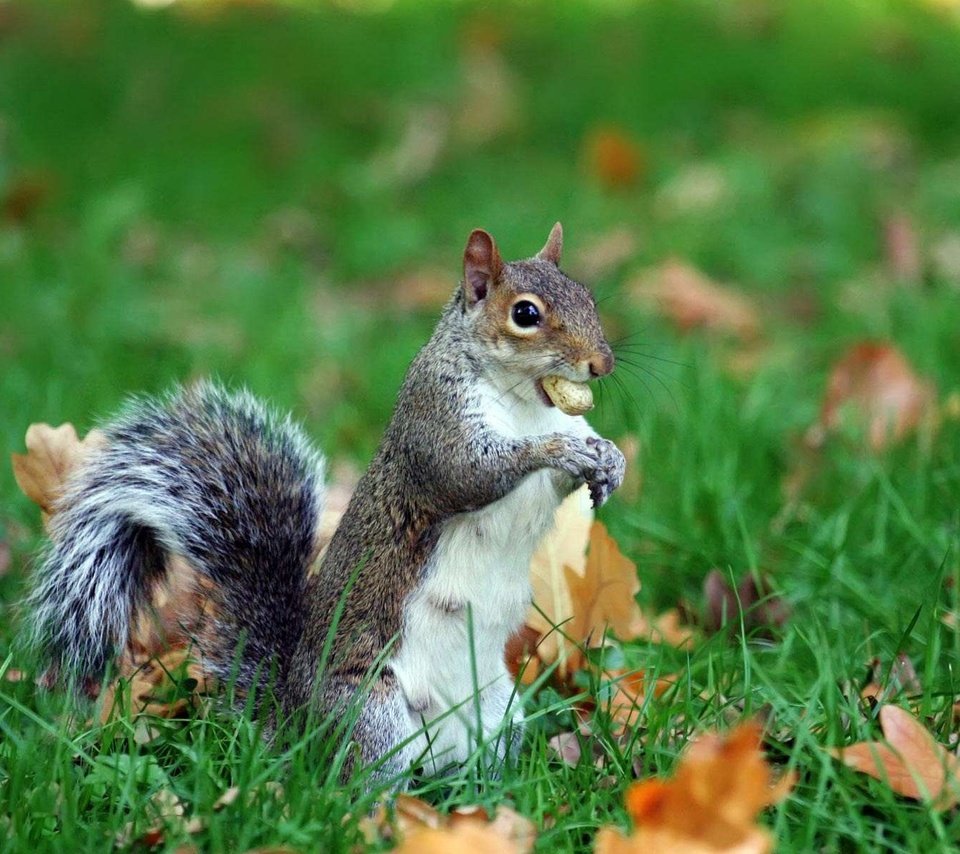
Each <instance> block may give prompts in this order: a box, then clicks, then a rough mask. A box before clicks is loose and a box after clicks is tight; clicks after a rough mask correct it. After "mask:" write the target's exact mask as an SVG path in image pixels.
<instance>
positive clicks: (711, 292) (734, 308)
mask: <svg viewBox="0 0 960 854" xmlns="http://www.w3.org/2000/svg"><path fill="white" fill-rule="evenodd" d="M627 293H628V294H630V296H632V297H633V298H634V299H635V300H637V301H638V302H639V303H641V305H647V306H650V307H652V308H654V309H656V310H657V311H659V312H660V313H661V314H663V315H664V316H665V317H666V318H668V319H669V320H671V321H673V323H674V324H676V325H677V327H679V329H680V330H681V331H684V332H687V331H690V330H692V329H707V330H710V331H714V332H722V333H726V334H729V335H733V336H735V337H737V338H739V339H741V340H743V341H751V340H753V339H755V338H756V337H757V335H758V334H759V330H760V318H759V315H758V313H757V310H756V308H755V307H754V305H753V303H752V302H751V301H750V300H749V299H748V298H747V297H746V296H744V295H743V294H740V293H737V292H736V291H734V290H732V289H731V288H729V287H726V286H722V285H718V284H717V283H716V282H713V281H711V280H710V279H708V278H707V277H706V276H705V275H704V274H703V273H701V272H700V271H699V270H697V269H696V268H695V267H692V266H691V265H689V264H686V263H684V262H683V261H679V260H677V259H673V260H670V261H667V262H666V263H664V264H662V265H661V266H660V267H658V268H656V269H654V270H652V271H647V272H645V273H641V274H640V275H639V276H638V277H637V278H635V279H634V280H633V281H632V282H631V283H629V284H628V285H627Z"/></svg>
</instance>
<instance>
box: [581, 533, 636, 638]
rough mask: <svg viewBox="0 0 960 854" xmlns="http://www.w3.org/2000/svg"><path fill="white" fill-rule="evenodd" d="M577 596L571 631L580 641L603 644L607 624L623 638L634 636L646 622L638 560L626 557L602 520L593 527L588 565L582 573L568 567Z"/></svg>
mask: <svg viewBox="0 0 960 854" xmlns="http://www.w3.org/2000/svg"><path fill="white" fill-rule="evenodd" d="M566 579H567V585H568V587H569V588H570V595H571V598H572V600H573V605H574V613H573V619H572V620H571V621H570V624H569V634H570V635H571V636H572V637H573V638H575V639H576V640H577V641H583V642H586V643H590V644H591V645H593V646H600V645H601V644H602V642H603V632H604V629H605V628H610V629H611V630H612V631H613V633H614V634H615V635H616V636H617V637H620V638H633V637H636V636H637V634H638V626H644V627H645V626H646V620H645V619H644V617H643V615H642V614H641V613H640V608H639V606H638V605H637V602H636V596H637V594H638V593H639V592H640V581H639V579H638V578H637V566H636V564H635V563H634V562H633V561H632V560H630V559H629V558H627V557H625V556H624V555H623V554H622V553H621V551H620V549H619V548H618V546H617V543H616V541H615V540H614V539H613V537H611V536H610V534H608V533H607V529H606V528H605V527H604V525H603V523H602V522H594V523H593V526H592V527H591V529H590V547H589V550H588V552H587V565H586V569H585V571H584V573H583V575H582V576H581V575H580V574H578V573H577V572H576V571H575V570H573V569H570V568H569V567H567V568H566Z"/></svg>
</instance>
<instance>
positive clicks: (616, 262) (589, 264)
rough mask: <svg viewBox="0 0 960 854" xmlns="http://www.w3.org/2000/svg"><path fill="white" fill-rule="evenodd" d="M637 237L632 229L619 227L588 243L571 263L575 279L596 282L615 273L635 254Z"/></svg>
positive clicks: (623, 226)
mask: <svg viewBox="0 0 960 854" xmlns="http://www.w3.org/2000/svg"><path fill="white" fill-rule="evenodd" d="M637 247H638V243H637V237H636V234H635V233H634V231H633V229H631V228H629V227H627V226H625V225H621V226H618V227H617V228H614V229H613V230H611V231H609V232H607V233H606V234H601V235H599V236H598V237H595V238H594V239H593V240H591V241H590V242H588V243H587V244H586V245H585V246H584V247H583V248H582V249H581V250H580V251H579V252H577V255H576V258H575V259H574V262H573V269H574V270H575V271H576V274H577V278H579V279H582V280H583V281H585V282H596V281H598V280H600V279H606V278H607V277H609V276H612V275H613V274H614V273H616V272H617V271H618V270H619V269H620V268H621V267H623V265H624V264H626V263H627V262H628V261H630V260H631V259H632V258H633V257H634V256H635V255H636V254H637Z"/></svg>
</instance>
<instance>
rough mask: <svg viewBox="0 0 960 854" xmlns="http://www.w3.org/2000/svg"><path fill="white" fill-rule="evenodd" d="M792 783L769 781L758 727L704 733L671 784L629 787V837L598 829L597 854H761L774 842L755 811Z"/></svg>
mask: <svg viewBox="0 0 960 854" xmlns="http://www.w3.org/2000/svg"><path fill="white" fill-rule="evenodd" d="M792 786H793V779H792V777H783V778H781V779H780V780H779V781H777V782H774V777H773V774H772V771H771V769H770V766H769V765H768V764H767V762H766V760H765V759H764V758H763V754H762V753H761V750H760V726H759V725H758V724H756V723H746V724H742V725H741V726H739V727H737V728H736V729H735V730H733V731H732V732H730V733H728V734H726V735H720V734H717V733H707V734H705V735H702V736H700V737H699V738H698V739H697V740H696V741H694V742H693V743H692V744H691V745H690V746H689V747H688V748H687V750H686V752H685V753H684V755H683V756H682V757H681V759H680V763H679V765H678V767H677V770H676V773H675V774H674V776H673V778H672V779H670V780H646V781H643V782H640V783H635V784H634V785H632V786H631V787H630V788H629V789H628V790H627V794H626V807H627V812H628V813H629V814H630V817H631V818H632V819H633V822H634V825H635V828H636V829H635V831H634V833H633V834H632V835H631V836H629V837H627V836H624V835H623V834H622V833H620V832H619V831H617V830H614V829H612V828H603V829H602V830H601V831H600V833H598V834H597V841H596V847H595V851H596V852H598V854H601V852H602V854H621V852H623V854H626V852H634V853H635V852H641V851H642V852H650V851H670V852H677V854H694V852H728V853H729V854H732V852H738V854H739V852H743V854H748V852H749V854H764V852H767V851H769V850H770V849H771V847H772V840H771V838H770V835H769V833H767V831H766V830H764V829H763V828H760V827H758V826H757V825H756V824H755V821H756V817H757V813H759V812H760V811H761V810H763V809H764V808H766V807H768V806H770V805H771V804H775V803H777V802H778V801H780V800H781V799H782V798H784V797H785V796H786V795H787V794H788V792H789V791H790V789H791V787H792Z"/></svg>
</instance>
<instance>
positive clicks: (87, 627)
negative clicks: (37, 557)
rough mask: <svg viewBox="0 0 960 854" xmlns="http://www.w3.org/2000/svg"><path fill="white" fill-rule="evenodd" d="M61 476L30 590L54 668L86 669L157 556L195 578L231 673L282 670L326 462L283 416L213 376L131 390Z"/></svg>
mask: <svg viewBox="0 0 960 854" xmlns="http://www.w3.org/2000/svg"><path fill="white" fill-rule="evenodd" d="M104 432H105V433H106V436H107V444H106V446H105V447H104V448H103V449H102V450H98V451H97V452H95V453H92V454H91V455H90V456H89V458H88V459H87V460H86V461H85V462H84V463H83V464H82V465H81V466H80V467H79V469H78V470H77V472H76V473H75V475H73V476H71V478H70V480H69V482H68V484H67V486H66V489H65V493H64V495H63V498H62V499H61V501H60V504H59V508H58V511H57V513H56V514H55V516H54V517H53V520H54V521H53V529H52V531H51V545H50V548H49V550H48V552H47V554H46V555H45V557H44V559H43V562H42V565H41V566H40V567H39V569H38V572H37V579H38V580H37V584H36V587H35V589H34V592H33V594H32V604H33V613H34V615H35V618H34V619H35V623H34V625H35V627H36V630H37V633H38V636H39V639H40V642H41V644H42V645H43V647H44V649H45V651H46V652H47V654H48V655H49V657H50V659H51V662H52V663H53V664H54V666H55V667H57V668H58V669H59V668H62V669H63V670H65V671H66V672H67V673H69V674H72V675H74V676H78V677H85V678H96V677H98V676H100V675H102V673H103V670H104V668H105V667H106V664H107V663H108V661H109V660H110V658H111V657H112V656H113V655H114V654H115V652H116V651H117V650H118V649H121V648H122V647H123V646H124V645H125V644H126V642H127V639H128V636H129V631H130V626H131V622H132V620H133V619H135V618H136V617H137V616H138V614H139V613H140V611H141V610H142V609H143V608H145V607H146V606H148V605H149V603H150V601H151V593H152V590H153V587H154V585H155V584H156V582H158V581H160V580H161V579H162V578H163V577H164V575H165V573H166V563H167V557H168V556H169V555H180V556H182V557H183V558H185V559H186V560H187V562H188V563H189V564H190V565H191V566H192V568H193V569H194V570H196V571H197V572H198V573H200V575H201V576H202V577H204V578H205V586H206V587H207V588H208V589H210V590H211V591H212V592H211V595H212V598H213V600H214V606H215V607H214V617H213V618H212V619H215V620H216V625H215V626H213V627H207V629H208V630H207V631H205V632H204V635H205V637H208V638H212V639H213V640H212V642H210V643H211V645H212V647H213V648H210V647H209V646H208V647H207V648H205V649H203V654H204V657H205V659H206V660H207V661H209V662H210V664H212V665H213V667H214V669H215V670H220V671H222V674H223V675H226V674H229V673H230V672H231V667H232V666H233V658H234V651H235V650H236V648H237V647H238V645H239V646H242V649H243V655H242V660H241V661H240V662H239V670H238V671H237V672H238V674H239V677H238V678H239V681H240V683H241V684H243V683H247V684H249V681H250V679H251V678H252V676H253V674H254V673H255V672H256V669H257V667H258V666H259V665H260V664H261V663H267V664H269V663H270V662H271V661H277V662H278V663H279V665H280V666H281V667H283V666H284V664H285V662H286V660H287V659H288V657H289V655H290V654H291V653H292V651H293V649H294V646H295V645H296V642H297V639H298V638H299V635H300V632H301V631H302V627H303V613H304V601H303V600H304V590H305V586H306V573H307V568H308V562H309V560H310V557H311V555H312V553H313V549H314V538H315V535H316V530H317V521H318V519H319V516H320V510H321V503H322V496H323V492H322V479H323V461H322V458H321V457H320V456H319V455H318V454H317V453H316V452H315V451H314V450H313V449H312V448H311V446H310V444H309V442H308V440H307V439H306V438H305V436H304V435H303V433H302V431H301V430H300V429H299V428H298V427H296V426H295V425H293V424H292V423H291V422H290V421H289V419H286V418H280V417H277V416H276V415H274V414H273V413H271V412H269V411H268V410H267V409H265V408H264V407H263V406H262V405H261V404H260V403H259V402H258V401H257V400H255V399H254V398H253V397H252V396H251V395H249V394H248V393H246V392H227V391H225V390H224V389H222V388H221V387H219V386H217V385H215V384H213V383H209V382H206V383H201V384H198V385H196V386H193V387H191V388H189V389H180V390H177V391H175V392H174V393H172V394H170V395H169V396H167V397H166V398H163V399H148V400H133V401H131V402H130V403H129V404H128V405H127V407H126V409H125V410H124V412H123V413H122V414H121V415H120V416H119V417H118V418H117V419H116V420H115V421H113V422H111V423H110V424H108V425H106V426H105V427H104Z"/></svg>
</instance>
